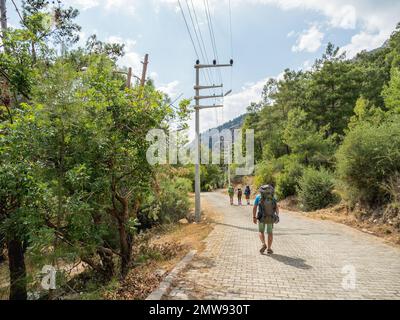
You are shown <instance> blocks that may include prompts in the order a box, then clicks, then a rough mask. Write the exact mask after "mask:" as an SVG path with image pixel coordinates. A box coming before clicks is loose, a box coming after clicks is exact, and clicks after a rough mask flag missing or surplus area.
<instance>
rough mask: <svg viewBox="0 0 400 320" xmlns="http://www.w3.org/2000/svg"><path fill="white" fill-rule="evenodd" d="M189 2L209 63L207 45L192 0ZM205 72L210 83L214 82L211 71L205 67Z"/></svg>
mask: <svg viewBox="0 0 400 320" xmlns="http://www.w3.org/2000/svg"><path fill="white" fill-rule="evenodd" d="M190 2H191V4H192V8H193V13H194V17H195V20H196V25H197V29H198V30H199V36H200V40H201V44H202V46H203V50H204V54H205V58H206V62H207V63H210V59H209V58H208V54H207V47H206V45H205V42H204V38H203V34H202V32H201V28H200V24H199V20H198V17H197V13H196V8H195V7H194V4H193V0H190ZM207 73H208V76H209V78H210V80H211V84H215V83H214V80H213V77H212V73H210V70H208V69H207Z"/></svg>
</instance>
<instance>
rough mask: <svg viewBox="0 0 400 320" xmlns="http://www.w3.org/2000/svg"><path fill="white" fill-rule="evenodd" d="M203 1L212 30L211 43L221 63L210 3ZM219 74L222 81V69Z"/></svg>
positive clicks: (209, 26) (210, 29) (217, 59)
mask: <svg viewBox="0 0 400 320" xmlns="http://www.w3.org/2000/svg"><path fill="white" fill-rule="evenodd" d="M203 2H204V8H205V11H206V16H207V23H208V29H209V31H210V37H211V44H212V47H213V50H214V58H215V60H216V61H217V63H219V57H218V49H217V43H216V41H215V33H214V28H213V23H212V17H211V12H210V5H209V3H208V0H203ZM218 75H219V78H220V81H221V83H222V75H221V70H218Z"/></svg>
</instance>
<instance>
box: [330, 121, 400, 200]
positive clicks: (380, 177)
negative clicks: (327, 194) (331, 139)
mask: <svg viewBox="0 0 400 320" xmlns="http://www.w3.org/2000/svg"><path fill="white" fill-rule="evenodd" d="M399 150H400V119H399V118H398V117H394V118H393V120H392V121H390V122H389V121H387V122H385V123H382V124H381V125H379V126H376V125H372V124H369V123H363V124H360V125H358V126H357V127H355V128H354V129H353V130H351V131H350V132H349V133H348V135H347V136H346V138H345V139H344V141H343V144H342V146H341V147H340V148H339V150H338V152H337V155H336V157H337V172H338V176H339V178H340V180H341V182H342V183H343V185H344V190H343V192H344V194H345V197H346V199H348V200H350V201H352V202H353V203H356V202H361V204H363V205H369V206H372V207H373V206H378V205H381V204H384V203H387V202H388V201H389V200H390V195H389V193H388V191H387V190H385V188H383V187H382V186H384V185H385V184H386V183H387V182H388V181H389V179H390V178H391V177H392V176H393V175H395V174H396V172H400V152H399Z"/></svg>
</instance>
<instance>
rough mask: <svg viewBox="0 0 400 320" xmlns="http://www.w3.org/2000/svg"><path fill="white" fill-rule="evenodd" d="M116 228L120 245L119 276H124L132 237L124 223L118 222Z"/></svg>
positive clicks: (126, 270) (127, 269)
mask: <svg viewBox="0 0 400 320" xmlns="http://www.w3.org/2000/svg"><path fill="white" fill-rule="evenodd" d="M118 230H119V239H120V246H121V277H122V278H125V277H126V275H127V274H128V272H129V265H130V263H131V258H132V237H131V235H130V234H129V232H128V231H127V230H126V227H125V224H120V225H119V226H118Z"/></svg>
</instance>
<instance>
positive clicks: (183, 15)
mask: <svg viewBox="0 0 400 320" xmlns="http://www.w3.org/2000/svg"><path fill="white" fill-rule="evenodd" d="M178 3H179V7H180V9H181V13H182V17H183V20H184V21H185V25H186V29H187V31H188V33H189V37H190V40H191V41H192V45H193V49H194V52H195V53H196V57H197V59H198V58H199V54H198V52H197V49H196V45H195V44H194V41H193V37H192V33H191V32H190V28H189V25H188V23H187V20H186V17H185V13H184V12H183V8H182V5H181V2H180V0H178Z"/></svg>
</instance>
